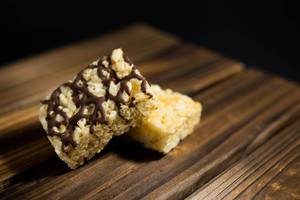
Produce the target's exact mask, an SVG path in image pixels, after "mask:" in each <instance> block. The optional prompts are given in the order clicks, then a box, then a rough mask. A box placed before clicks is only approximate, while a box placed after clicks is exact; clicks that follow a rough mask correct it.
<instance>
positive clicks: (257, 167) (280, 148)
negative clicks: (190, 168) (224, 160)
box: [188, 120, 300, 199]
mask: <svg viewBox="0 0 300 200" xmlns="http://www.w3.org/2000/svg"><path fill="white" fill-rule="evenodd" d="M299 131H300V120H297V121H296V122H295V123H293V124H292V125H290V126H289V127H287V128H285V129H284V130H283V131H281V132H280V133H279V134H278V135H276V136H275V137H273V138H272V139H271V140H270V141H268V142H267V143H265V144H263V145H262V146H261V147H260V148H258V149H257V150H256V151H255V152H253V153H252V154H250V155H249V156H247V157H245V158H243V159H241V160H240V161H239V162H237V163H236V164H235V165H234V166H233V167H231V168H229V169H228V170H226V171H225V172H224V173H223V174H221V175H220V176H218V177H217V178H216V179H214V180H213V181H211V182H209V183H208V184H207V185H205V186H204V187H202V188H200V189H199V190H198V191H196V192H195V193H194V194H192V195H191V196H190V197H189V198H188V199H235V198H237V197H238V198H239V199H253V198H254V197H256V198H257V199H268V198H267V197H269V199H296V198H295V197H297V195H299V187H298V191H297V189H296V188H297V185H298V186H299V180H300V179H299V176H298V177H297V175H296V174H294V172H297V170H296V171H295V170H294V171H293V168H292V170H291V171H292V173H293V175H292V176H291V175H290V176H286V174H285V175H284V174H283V172H282V170H283V169H284V168H286V166H287V165H289V164H290V163H291V162H293V161H295V159H297V158H300V134H299ZM298 171H299V170H298ZM278 174H280V175H282V177H284V176H285V178H287V179H294V183H296V185H293V184H292V183H293V182H285V184H284V185H282V183H279V182H276V180H272V179H273V178H275V177H276V176H278ZM294 175H296V176H294ZM282 177H281V178H282ZM276 178H278V177H276ZM278 179H280V178H278ZM283 180H284V178H283ZM296 180H298V182H297V181H296ZM270 181H271V182H273V181H274V182H273V183H271V184H270ZM267 184H268V186H266V185H267ZM280 187H284V188H285V190H284V191H283V188H280ZM290 187H291V188H290ZM278 190H281V191H282V193H281V194H280V193H279V191H278ZM250 191H251V192H250ZM288 192H292V193H289V194H288V196H290V197H291V198H288V196H286V194H287V193H288ZM297 193H298V194H297ZM274 194H279V195H277V196H276V195H274ZM271 197H272V198H271Z"/></svg>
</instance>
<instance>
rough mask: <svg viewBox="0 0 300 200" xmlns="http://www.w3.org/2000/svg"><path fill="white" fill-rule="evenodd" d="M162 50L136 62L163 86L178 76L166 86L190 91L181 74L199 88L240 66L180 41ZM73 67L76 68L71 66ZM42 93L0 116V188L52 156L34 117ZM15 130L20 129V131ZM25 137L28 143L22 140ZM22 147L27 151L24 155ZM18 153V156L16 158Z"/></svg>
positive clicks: (30, 83) (24, 139)
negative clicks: (3, 143) (36, 146)
mask: <svg viewBox="0 0 300 200" xmlns="http://www.w3.org/2000/svg"><path fill="white" fill-rule="evenodd" d="M135 31H136V30H135ZM157 38H159V37H157ZM161 38H162V37H161ZM161 40H163V39H159V40H158V39H157V41H156V42H157V43H164V42H161ZM169 40H170V39H169ZM134 42H136V41H134ZM153 46H155V45H153ZM74 48H76V47H74ZM78 48H81V47H78ZM160 48H163V49H164V48H165V47H161V46H160ZM162 51H163V50H161V49H159V48H157V49H156V48H155V49H153V51H150V50H148V53H149V55H148V57H147V58H144V60H138V64H139V65H140V67H139V68H140V70H141V71H142V73H143V74H144V75H145V76H147V77H148V78H149V80H150V81H152V82H154V83H161V84H162V85H164V82H166V81H167V80H176V79H180V80H179V81H180V82H181V84H180V85H179V86H180V87H179V86H178V85H174V86H170V87H171V88H173V89H177V90H179V91H182V92H191V91H192V90H189V88H188V87H186V85H185V81H184V80H183V79H182V77H185V76H190V74H195V75H198V77H201V76H202V78H201V80H200V81H198V80H197V79H193V80H192V81H190V82H189V83H188V84H195V86H194V87H193V90H200V89H203V88H205V87H208V86H209V85H211V84H214V83H215V82H218V81H220V80H222V79H225V78H226V77H228V76H231V75H232V74H235V73H237V72H239V71H240V70H242V69H243V67H242V64H241V63H238V62H236V61H233V60H231V59H227V58H224V57H222V56H220V55H218V54H216V53H213V52H211V51H209V50H206V49H204V48H199V47H196V46H195V45H192V44H182V45H180V46H174V47H173V48H169V47H168V50H167V51H166V52H164V53H162ZM153 52H161V53H160V54H156V55H155V56H154V58H153V59H151V56H152V55H153V54H154V53H153ZM47 59H48V58H47ZM220 63H222V65H220ZM72 70H73V68H72ZM75 70H78V69H77V68H75ZM68 73H69V71H68V72H67V73H66V72H65V71H63V70H62V71H61V72H60V75H61V77H65V79H67V78H66V77H68V76H69V74H68ZM74 74H75V72H74ZM57 77H58V76H57V75H56V74H55V73H54V74H52V75H48V76H47V77H42V78H43V79H44V80H45V81H47V82H49V85H48V87H50V88H51V87H52V86H50V84H51V85H52V84H53V82H52V80H53V79H57ZM59 78H60V77H59ZM48 80H49V81H48ZM57 80H58V79H57ZM40 81H41V80H40V78H39V77H36V78H34V79H33V80H32V81H29V82H28V83H27V85H22V86H20V88H16V89H15V88H12V89H11V90H10V92H11V93H12V94H18V93H19V92H20V91H21V90H24V87H33V85H36V84H38V82H40ZM196 83H197V85H196ZM40 85H41V89H42V88H44V87H47V84H40ZM181 87H182V89H181ZM183 87H184V88H183ZM37 91H38V90H37ZM44 93H45V91H43V90H41V91H40V92H36V95H34V96H32V95H30V94H26V95H27V96H28V99H29V100H28V102H26V103H24V99H22V100H18V101H17V100H16V101H15V102H13V103H11V104H10V105H9V106H11V107H13V106H14V104H18V103H21V104H23V108H19V109H18V110H16V111H11V112H10V113H9V114H8V115H2V117H1V116H0V139H1V140H0V141H5V143H6V145H5V148H0V151H1V153H2V156H1V158H2V162H1V163H0V172H1V173H0V183H2V187H3V188H4V187H5V186H6V185H8V184H9V182H8V180H9V179H10V178H12V177H14V176H15V175H17V174H19V173H20V172H22V171H24V170H25V169H27V168H29V167H31V166H35V165H36V164H38V163H41V162H43V161H45V160H47V159H49V157H51V156H52V155H53V151H52V149H51V147H50V145H49V144H48V143H47V139H46V138H45V137H44V135H41V133H42V132H43V130H41V126H40V125H39V122H38V119H37V110H38V106H39V105H38V100H37V99H36V97H39V98H40V99H41V98H42V97H43V96H45V94H44ZM12 98H15V97H12ZM19 130H22V131H21V132H20V131H19ZM15 138H19V140H18V141H15ZM26 140H27V141H28V142H26ZM33 144H43V145H39V147H40V151H38V152H35V153H34V154H33V153H31V152H33V151H36V149H35V146H34V145H33ZM24 150H26V152H29V153H26V154H24V153H23V152H24ZM11 155H14V158H15V159H13V160H11V159H7V158H10V157H11ZM19 156H20V157H21V158H22V159H20V158H19ZM28 161H30V162H28ZM8 163H9V164H8Z"/></svg>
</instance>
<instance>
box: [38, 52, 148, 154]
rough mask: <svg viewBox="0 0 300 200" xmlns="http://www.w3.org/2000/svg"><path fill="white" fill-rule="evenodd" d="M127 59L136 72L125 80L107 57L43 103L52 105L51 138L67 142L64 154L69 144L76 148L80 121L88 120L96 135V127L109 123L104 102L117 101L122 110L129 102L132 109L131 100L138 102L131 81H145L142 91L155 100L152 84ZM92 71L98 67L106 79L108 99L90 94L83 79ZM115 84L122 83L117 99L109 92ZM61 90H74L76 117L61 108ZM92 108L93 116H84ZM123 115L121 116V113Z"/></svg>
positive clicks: (106, 96)
mask: <svg viewBox="0 0 300 200" xmlns="http://www.w3.org/2000/svg"><path fill="white" fill-rule="evenodd" d="M124 60H125V61H126V62H127V63H129V64H130V65H131V66H132V71H131V73H130V74H129V75H127V76H125V77H123V78H119V77H118V76H117V74H116V72H115V71H114V70H113V69H112V63H111V60H110V58H109V57H108V56H104V57H103V58H102V59H101V60H100V61H99V62H97V65H96V66H95V65H90V66H88V67H86V68H85V69H83V70H82V71H80V72H79V73H78V74H77V76H76V77H75V79H74V80H73V81H72V82H67V83H64V84H62V85H61V86H60V87H58V88H57V89H56V90H54V91H53V93H52V94H51V96H50V98H49V100H44V101H42V102H41V103H42V104H46V105H48V108H47V116H46V120H47V122H48V135H49V136H58V137H59V138H60V139H61V141H62V143H63V150H64V151H67V149H68V148H69V145H72V146H73V147H75V146H76V143H75V141H74V140H73V133H74V130H75V126H76V124H77V122H78V120H80V119H82V118H85V119H86V123H87V124H89V125H90V127H91V133H93V132H94V126H95V125H97V124H107V123H108V120H107V117H106V113H105V109H104V107H103V103H104V102H105V101H107V100H108V99H110V100H112V101H114V102H115V104H116V105H117V107H118V109H120V106H121V105H123V104H126V103H128V106H130V105H132V102H131V101H133V100H134V99H133V97H130V88H129V87H128V85H127V82H128V81H130V80H131V79H133V78H136V79H138V80H141V81H142V83H141V90H142V92H143V93H145V94H147V95H149V96H150V97H151V94H149V93H148V92H147V84H148V83H147V81H146V80H145V78H144V77H143V76H142V75H140V74H139V72H138V71H137V69H136V67H135V66H134V65H133V64H132V62H131V61H130V60H129V59H128V58H127V57H126V56H124ZM103 61H107V62H108V66H106V67H105V66H104V65H103V64H102V63H103ZM89 68H90V69H94V68H97V75H98V76H99V78H100V79H101V80H102V84H103V85H104V87H106V93H105V96H101V97H97V96H95V95H94V94H92V93H91V92H89V90H88V84H87V81H86V80H85V79H84V77H83V72H84V71H85V70H86V69H89ZM112 83H114V84H118V83H120V88H119V90H118V92H117V95H116V96H113V95H111V94H110V93H109V88H110V84H112ZM61 87H69V88H70V89H71V90H72V91H73V93H72V100H73V102H74V104H75V105H76V108H77V109H78V108H79V110H78V111H77V113H76V114H75V115H73V116H72V117H71V118H68V116H67V114H66V113H65V112H64V111H63V110H62V109H61V108H60V107H59V105H60V100H59V95H60V94H61V89H60V88H61ZM124 92H125V93H126V94H127V95H128V96H129V97H130V98H132V99H129V101H125V100H124V99H123V98H122V94H123V93H124ZM90 105H93V106H94V109H93V112H92V114H90V115H87V114H84V110H85V108H86V106H90ZM57 114H59V115H61V117H62V121H57V120H56V115H57ZM119 115H120V116H121V114H120V113H119ZM121 117H123V116H121ZM61 125H64V126H65V127H66V129H65V131H64V132H58V131H56V130H54V127H57V128H58V129H59V128H60V126H61Z"/></svg>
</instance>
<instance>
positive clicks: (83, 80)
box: [39, 49, 155, 169]
mask: <svg viewBox="0 0 300 200" xmlns="http://www.w3.org/2000/svg"><path fill="white" fill-rule="evenodd" d="M151 98H152V94H151V88H150V87H149V84H148V82H147V81H146V79H145V78H144V77H143V76H142V75H141V74H140V72H139V71H138V69H137V68H136V67H135V66H134V65H133V63H131V62H130V60H129V59H128V58H127V57H126V56H125V55H124V54H123V51H122V50H121V49H115V50H113V52H112V54H111V55H110V56H104V57H103V58H101V59H99V60H97V61H95V62H93V63H92V64H90V65H89V66H88V67H86V68H85V69H83V70H82V71H80V72H79V73H78V74H77V75H76V76H75V78H74V79H73V80H72V81H68V82H66V83H64V84H62V85H60V86H59V87H58V88H57V89H55V90H54V91H53V93H52V94H51V95H50V96H49V97H47V98H46V100H44V101H42V106H41V108H40V115H39V118H40V121H41V123H42V126H43V128H44V129H45V130H46V132H47V135H48V139H49V140H50V142H51V144H52V146H53V147H54V149H55V152H56V153H57V155H58V156H59V157H60V159H61V160H63V161H65V162H66V163H67V164H68V166H69V167H70V168H72V169H74V168H76V167H78V166H80V165H82V164H83V163H84V162H85V160H89V159H90V158H92V157H93V156H94V155H95V154H96V153H99V152H100V151H101V150H102V149H103V148H104V146H105V145H106V144H107V143H108V141H109V140H110V139H111V138H112V136H113V135H121V134H123V133H124V132H126V131H128V130H129V129H130V128H131V127H133V126H135V125H136V123H137V120H138V119H139V118H141V117H142V116H147V113H148V111H149V110H152V109H155V108H154V107H155V105H154V101H149V100H150V99H151Z"/></svg>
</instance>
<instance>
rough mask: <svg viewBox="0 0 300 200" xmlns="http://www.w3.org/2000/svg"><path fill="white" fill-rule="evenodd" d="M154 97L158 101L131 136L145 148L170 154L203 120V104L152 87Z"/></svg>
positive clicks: (178, 94) (181, 95)
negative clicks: (201, 118) (201, 119)
mask: <svg viewBox="0 0 300 200" xmlns="http://www.w3.org/2000/svg"><path fill="white" fill-rule="evenodd" d="M151 89H152V92H153V100H154V101H155V100H156V101H158V102H157V108H154V109H153V110H152V111H151V112H150V114H149V115H147V116H143V117H142V118H141V119H140V121H139V122H138V123H137V126H136V127H135V128H133V129H132V130H131V131H130V132H129V136H130V138H132V139H133V140H135V141H138V142H141V143H142V144H144V146H145V147H147V148H151V149H154V150H156V151H159V152H162V153H168V152H169V151H170V150H171V149H173V148H174V147H175V146H176V145H177V144H178V143H179V142H180V141H181V140H182V139H184V138H185V137H186V136H187V135H189V134H191V133H192V132H193V130H194V128H195V126H196V125H197V124H198V123H199V121H200V115H201V110H202V107H201V104H200V103H198V102H195V101H193V100H192V99H191V98H190V97H188V96H186V95H183V94H180V93H177V92H173V91H172V90H170V89H167V90H163V89H161V88H160V87H159V86H158V85H152V86H151Z"/></svg>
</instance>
